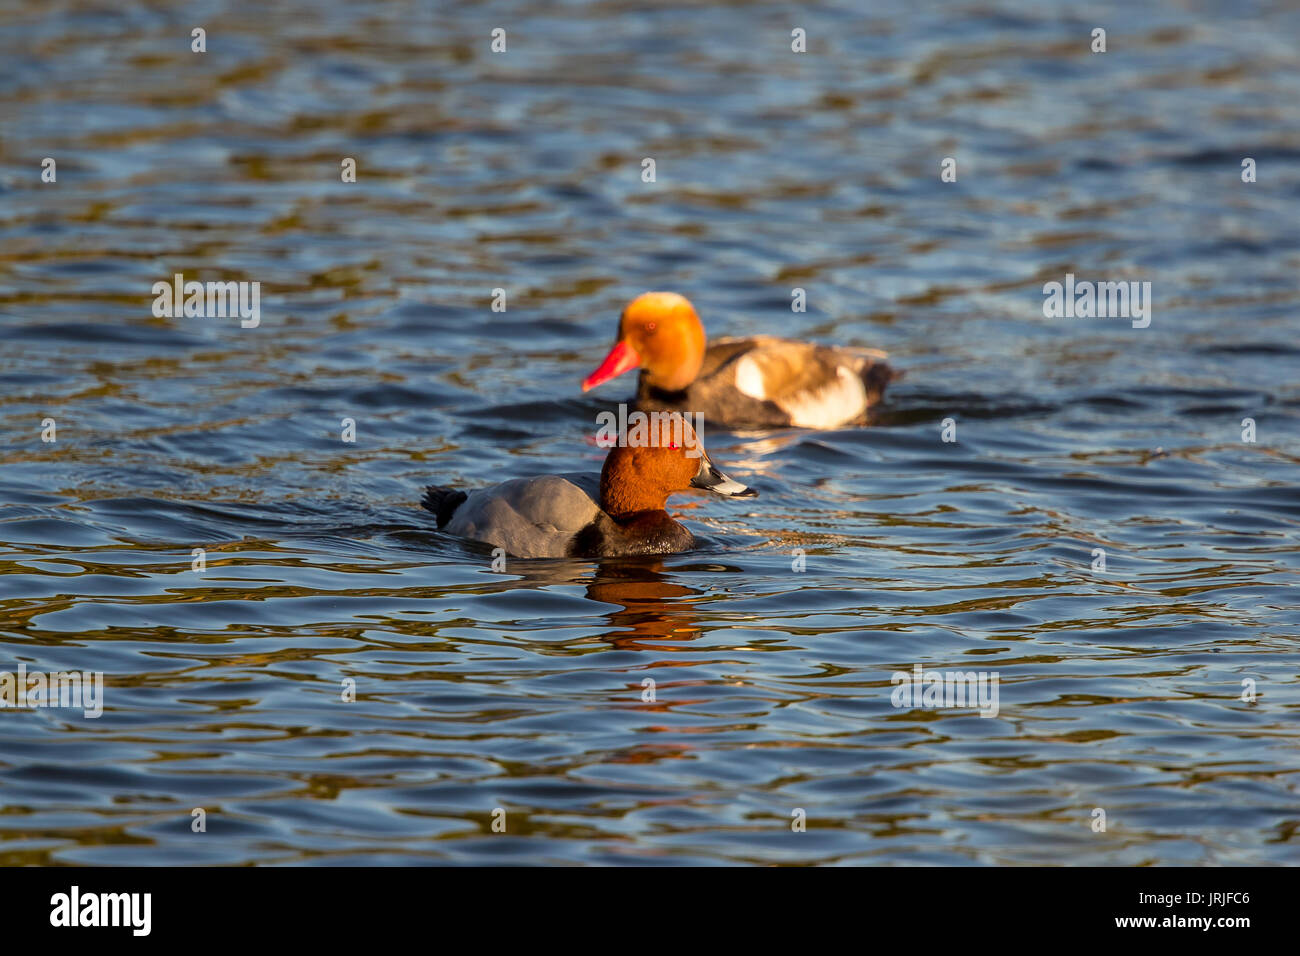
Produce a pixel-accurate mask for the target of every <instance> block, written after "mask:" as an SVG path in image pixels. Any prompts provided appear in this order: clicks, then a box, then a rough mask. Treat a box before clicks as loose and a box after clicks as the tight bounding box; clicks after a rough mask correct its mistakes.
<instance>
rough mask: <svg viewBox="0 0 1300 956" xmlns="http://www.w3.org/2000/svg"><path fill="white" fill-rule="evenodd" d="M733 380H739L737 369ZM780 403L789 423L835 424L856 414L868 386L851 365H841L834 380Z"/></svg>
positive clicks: (864, 404)
mask: <svg viewBox="0 0 1300 956" xmlns="http://www.w3.org/2000/svg"><path fill="white" fill-rule="evenodd" d="M736 380H737V384H739V381H740V370H739V369H737V370H736ZM780 405H781V407H782V408H784V409H785V410H786V412H787V413H788V414H789V415H790V424H792V425H795V426H796V427H798V428H835V427H836V426H837V425H843V424H844V423H845V422H848V421H852V420H853V419H855V418H857V417H858V415H860V414H861V413H862V410H863V409H864V408H866V407H867V389H866V386H865V385H863V384H862V379H861V378H859V377H858V376H857V375H856V374H854V372H853V371H852V370H851V369H848V368H845V367H844V366H843V365H840V366H838V367H837V368H836V369H835V379H834V381H830V382H827V383H826V384H825V385H823V386H822V387H821V388H818V389H814V390H811V391H806V392H799V393H798V394H797V395H791V396H790V397H788V398H785V399H782V400H781V402H780Z"/></svg>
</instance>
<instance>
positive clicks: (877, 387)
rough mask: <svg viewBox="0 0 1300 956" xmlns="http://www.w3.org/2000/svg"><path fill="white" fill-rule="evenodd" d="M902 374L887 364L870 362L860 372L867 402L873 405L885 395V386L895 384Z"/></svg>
mask: <svg viewBox="0 0 1300 956" xmlns="http://www.w3.org/2000/svg"><path fill="white" fill-rule="evenodd" d="M902 377H903V373H902V372H901V371H899V370H898V369H896V368H894V367H893V366H892V365H890V364H889V363H888V362H872V363H871V364H870V365H869V366H867V367H866V368H864V369H863V370H862V384H863V385H865V386H866V387H867V402H868V403H869V404H871V405H875V404H876V403H877V402H879V401H880V400H881V399H882V398H883V397H884V395H885V386H886V385H888V384H889V383H890V382H897V381H898V380H899V379H900V378H902Z"/></svg>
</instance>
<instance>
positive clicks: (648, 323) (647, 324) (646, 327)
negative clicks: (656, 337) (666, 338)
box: [645, 322, 655, 332]
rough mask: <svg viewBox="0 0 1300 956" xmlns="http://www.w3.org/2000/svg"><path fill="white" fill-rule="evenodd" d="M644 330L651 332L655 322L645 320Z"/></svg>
mask: <svg viewBox="0 0 1300 956" xmlns="http://www.w3.org/2000/svg"><path fill="white" fill-rule="evenodd" d="M645 330H646V331H647V332H653V331H654V330H655V323H653V322H647V323H646V324H645Z"/></svg>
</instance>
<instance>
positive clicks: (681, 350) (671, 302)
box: [582, 292, 704, 392]
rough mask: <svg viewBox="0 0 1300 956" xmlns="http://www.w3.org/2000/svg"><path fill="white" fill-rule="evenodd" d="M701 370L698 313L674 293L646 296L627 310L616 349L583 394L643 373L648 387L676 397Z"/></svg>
mask: <svg viewBox="0 0 1300 956" xmlns="http://www.w3.org/2000/svg"><path fill="white" fill-rule="evenodd" d="M702 364H704V326H703V324H701V322H700V317H699V316H698V315H696V314H695V307H694V306H692V305H691V303H690V301H689V300H688V299H687V298H686V297H685V296H682V295H678V294H677V293H676V292H646V293H643V294H641V295H639V296H637V297H636V298H635V299H633V300H632V301H631V302H629V303H628V305H627V308H625V309H624V310H623V315H622V316H621V317H620V318H619V322H618V339H617V340H616V341H615V342H614V347H613V348H612V349H610V351H609V354H608V355H606V356H605V361H603V362H601V363H600V367H599V368H598V369H596V371H594V372H592V373H591V374H590V375H588V376H587V377H586V378H585V379H583V380H582V390H583V391H584V392H585V391H588V390H589V389H593V388H595V387H596V386H597V385H600V384H601V383H602V382H608V381H609V380H610V379H611V378H614V377H615V376H617V375H622V374H623V373H624V372H626V371H628V370H629V369H634V368H637V367H640V368H641V369H642V374H643V375H644V376H645V381H646V384H647V385H650V386H652V387H654V388H660V389H663V390H664V391H668V392H676V391H680V390H681V389H683V388H685V387H686V386H688V385H690V384H691V382H693V381H695V376H697V375H699V374H700V366H701V365H702Z"/></svg>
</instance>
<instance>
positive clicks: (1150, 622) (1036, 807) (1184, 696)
mask: <svg viewBox="0 0 1300 956" xmlns="http://www.w3.org/2000/svg"><path fill="white" fill-rule="evenodd" d="M928 6H929V5H922V4H913V3H901V2H884V3H871V4H860V3H853V2H847V0H845V2H832V3H821V4H817V5H813V6H806V5H797V7H795V6H790V5H784V4H765V3H743V2H731V3H715V4H664V5H659V4H642V3H632V2H627V0H601V2H589V3H588V2H572V3H567V4H559V5H557V4H552V3H542V2H495V3H484V4H477V5H462V4H435V3H373V2H369V3H368V2H349V3H343V2H337V3H321V4H312V5H300V6H299V5H293V4H262V3H253V2H240V0H208V2H202V3H197V4H187V5H176V6H172V5H169V4H165V3H139V2H114V3H92V2H84V3H83V2H58V3H28V4H8V5H6V6H5V7H4V9H3V12H0V358H2V362H0V572H2V573H0V670H14V669H16V668H17V666H18V665H19V663H20V662H21V663H23V664H24V665H25V666H26V668H27V669H28V670H45V671H50V670H60V669H77V670H102V671H103V672H104V674H105V680H106V683H107V685H108V686H107V688H106V695H107V705H106V709H105V712H104V714H103V716H102V717H100V718H98V719H89V718H86V717H84V716H82V714H81V713H80V712H79V711H73V710H63V709H57V710H56V709H37V710H30V711H23V712H15V711H8V712H0V805H2V806H3V812H2V813H0V861H3V862H6V863H10V864H14V863H56V864H76V863H92V864H105V863H107V864H140V863H149V864H160V863H166V864H182V863H183V864H194V863H204V864H231V863H250V862H252V863H303V862H307V863H377V862H378V863H406V862H411V863H415V862H457V863H514V862H529V863H537V862H563V863H618V862H636V863H720V862H721V863H748V862H755V863H760V862H761V863H836V862H841V863H895V864H898V863H904V864H905V863H945V864H952V863H1093V864H1096V863H1106V864H1139V863H1166V864H1170V863H1176V864H1226V863H1286V862H1295V861H1296V860H1297V851H1298V850H1300V845H1298V843H1300V837H1298V836H1297V828H1298V827H1300V786H1298V784H1300V776H1298V774H1297V772H1298V771H1300V729H1298V727H1297V716H1300V690H1298V687H1297V665H1296V660H1297V657H1296V643H1297V638H1298V637H1300V610H1298V609H1297V608H1298V605H1300V601H1298V600H1297V588H1296V583H1297V572H1298V571H1300V546H1298V544H1297V532H1298V531H1300V496H1297V493H1296V474H1297V471H1296V468H1297V462H1298V458H1297V455H1298V454H1300V452H1298V449H1300V444H1298V440H1300V389H1297V385H1296V379H1297V376H1296V371H1297V368H1298V367H1300V345H1298V344H1297V330H1298V329H1300V320H1298V315H1297V313H1298V311H1300V294H1298V293H1297V282H1296V276H1297V273H1298V271H1300V168H1298V165H1297V164H1298V161H1300V72H1298V70H1297V61H1296V54H1295V49H1296V38H1297V36H1300V14H1298V13H1297V12H1296V11H1295V9H1294V7H1290V8H1289V9H1288V6H1289V5H1284V4H1270V3H1254V4H1252V3H1236V2H1234V3H1226V2H1225V3H1211V4H1206V5H1192V4H1166V5H1163V6H1164V7H1165V9H1162V10H1161V9H1154V7H1155V6H1156V5H1151V6H1152V7H1153V8H1152V9H1146V7H1147V5H1136V4H1131V3H1110V4H1107V3H1102V4H1092V5H1087V7H1086V9H1085V6H1084V5H1080V4H1072V3H1056V4H1052V3H1047V4H1044V3H1037V2H1023V3H993V2H988V3H984V2H975V3H953V4H946V5H942V6H936V7H934V8H929V9H927V7H928ZM185 8H188V9H185ZM195 26H203V27H205V28H206V30H207V38H208V39H207V44H208V52H207V53H206V54H195V53H192V52H190V48H189V46H190V31H191V29H192V28H193V27H195ZM1098 26H1100V27H1104V28H1106V29H1107V31H1108V52H1106V53H1105V54H1093V53H1092V52H1090V49H1089V47H1090V43H1091V39H1090V34H1091V31H1092V30H1093V28H1094V27H1098ZM494 27H502V28H504V29H505V30H506V31H507V52H506V53H504V54H493V53H492V52H490V49H489V44H490V32H491V30H492V29H493V28H494ZM795 27H801V28H803V29H805V30H806V31H807V35H808V52H807V53H805V54H795V53H792V52H791V50H790V43H791V38H790V32H791V30H792V29H794V28H795ZM47 156H49V157H52V158H55V159H56V161H57V182H56V183H53V184H44V183H42V182H41V181H40V164H41V160H42V158H44V157H47ZM949 156H951V157H954V158H955V159H956V160H957V170H958V181H957V182H956V183H943V182H941V181H940V178H939V172H940V162H941V160H942V159H943V158H944V157H949ZM343 157H353V158H355V159H356V161H357V167H358V172H359V181H358V182H357V183H355V184H344V183H342V182H341V181H340V175H339V169H340V162H341V160H342V158H343ZM646 157H652V158H654V159H655V161H656V172H657V181H656V182H654V183H644V182H642V178H641V169H642V160H643V159H644V158H646ZM1244 157H1251V158H1253V159H1254V160H1255V161H1256V163H1257V169H1258V182H1256V183H1253V184H1246V183H1243V182H1242V180H1241V160H1242V159H1243V158H1244ZM177 272H180V273H183V274H184V275H185V276H186V277H187V278H193V279H199V280H213V279H227V280H246V281H254V280H256V281H260V282H261V283H262V322H261V325H260V326H259V327H258V328H256V329H242V328H240V326H239V323H238V321H237V320H234V319H194V318H190V319H186V318H176V319H167V318H154V317H153V316H152V315H151V312H150V305H151V302H152V295H151V294H150V287H151V286H152V284H153V283H154V282H156V281H159V280H165V279H167V278H168V277H170V276H172V275H173V274H174V273H177ZM1067 272H1072V273H1074V274H1076V275H1077V276H1079V277H1080V278H1091V279H1105V280H1138V281H1149V282H1151V284H1152V295H1153V298H1154V310H1153V314H1152V322H1151V325H1150V327H1149V328H1146V329H1134V328H1132V327H1131V325H1130V323H1129V322H1128V321H1126V320H1123V319H1048V318H1045V317H1044V316H1043V311H1042V304H1043V294H1042V285H1043V283H1044V282H1048V281H1054V280H1056V281H1059V280H1061V279H1062V278H1063V277H1064V275H1065V274H1066V273H1067ZM497 288H501V289H504V290H506V295H507V303H508V311H507V312H505V313H504V314H501V313H496V314H494V313H493V312H492V311H491V308H490V302H491V296H492V290H493V289H497ZM650 288H668V289H675V290H678V291H681V292H683V293H685V294H687V295H689V296H690V297H691V298H692V299H693V301H694V302H695V303H696V305H697V307H698V308H699V310H700V312H701V314H702V316H703V318H704V321H705V323H706V325H707V327H708V329H709V331H710V333H711V334H714V335H722V334H752V333H759V332H777V333H781V334H790V335H797V336H800V337H805V338H810V339H816V340H821V341H833V342H842V343H853V344H859V345H870V346H875V347H880V348H884V349H887V350H888V351H890V353H891V354H892V355H893V357H894V360H895V361H896V363H897V364H898V365H899V366H901V367H904V368H906V369H907V372H908V374H907V378H906V380H905V381H904V382H902V383H901V384H900V385H899V386H898V387H896V388H895V389H894V390H893V391H892V392H891V395H890V398H889V402H888V405H887V407H886V408H885V409H884V412H883V414H882V416H881V421H880V422H879V424H878V425H877V426H876V427H874V428H871V429H863V430H843V431H835V432H824V433H810V432H801V431H793V430H792V431H779V432H769V433H762V434H733V433H728V432H726V431H723V430H720V429H716V428H713V429H709V430H707V431H706V438H707V441H708V443H709V446H710V451H711V453H712V455H713V457H714V458H715V459H716V460H717V461H718V462H719V463H721V464H722V465H723V466H724V467H725V468H726V469H727V470H728V471H729V472H731V473H732V474H734V475H735V476H736V477H738V478H740V479H741V480H744V481H746V482H748V483H751V484H753V485H754V486H756V487H757V488H758V489H759V490H760V493H761V497H759V498H758V499H755V500H753V501H742V502H737V501H723V500H720V499H712V500H708V501H705V500H703V499H701V498H695V497H692V496H688V495H684V496H681V497H679V498H677V499H674V501H675V503H676V509H677V510H678V511H679V512H680V514H681V515H682V516H683V517H684V519H685V520H686V521H687V522H688V523H689V524H690V525H691V526H692V527H693V528H694V529H695V530H696V531H697V533H699V534H700V535H701V536H702V537H704V538H706V547H705V548H704V549H703V550H701V551H699V552H696V553H692V554H685V555H678V556H674V557H670V558H667V559H664V560H662V561H657V562H646V561H611V562H608V563H601V564H596V563H592V562H569V561H541V562H522V561H520V562H513V561H512V562H508V564H507V567H506V570H505V572H504V573H499V572H496V571H494V570H493V569H492V567H491V557H490V555H489V554H487V553H486V552H485V551H484V550H481V549H478V548H476V547H473V546H467V545H465V544H463V543H461V542H458V541H455V540H453V539H450V538H447V537H446V536H444V535H442V534H440V533H438V532H437V531H436V530H435V529H434V528H433V524H432V521H431V517H430V516H429V515H428V514H427V513H424V512H422V511H420V510H419V509H418V508H417V507H416V502H417V500H418V498H419V493H420V488H421V486H422V485H423V484H425V483H428V482H430V481H439V482H445V483H463V484H465V485H472V484H475V483H484V482H487V481H489V480H496V479H498V478H500V477H503V476H506V475H527V474H538V473H543V472H547V471H571V470H580V469H584V468H585V469H590V470H593V471H594V470H598V469H599V467H600V458H601V450H600V449H598V448H596V447H594V446H593V444H592V441H591V437H592V435H593V434H594V430H595V417H596V414H597V412H599V411H601V410H603V409H606V408H611V407H612V404H613V403H614V402H616V401H617V400H618V399H619V398H620V397H622V396H624V395H626V394H627V393H628V391H629V390H630V387H631V382H630V381H627V380H623V379H620V380H619V381H618V382H617V383H615V384H613V385H610V386H605V387H603V388H601V389H599V390H597V391H596V392H594V393H591V394H587V395H583V394H582V393H581V391H580V390H579V389H578V382H579V380H580V379H581V377H582V376H583V375H584V374H585V373H586V372H588V371H590V370H591V369H592V368H594V367H595V365H596V363H597V362H598V361H599V359H600V358H601V357H602V356H603V354H604V352H605V350H606V348H607V347H608V345H609V342H610V341H611V339H612V336H613V332H614V323H615V322H616V318H617V313H618V310H619V309H620V307H621V305H622V304H623V303H624V302H625V301H626V300H627V299H628V298H630V297H631V296H632V295H634V294H636V293H638V292H641V291H643V290H645V289H650ZM794 288H802V289H804V290H806V293H807V298H808V311H807V312H806V313H792V312H791V308H790V302H791V290H792V289H794ZM46 418H53V419H54V420H55V421H56V423H57V441H56V442H54V443H47V442H43V441H42V440H41V429H42V421H43V420H44V419H46ZM345 418H351V419H354V420H355V422H356V441H355V443H345V442H343V441H342V440H341V438H340V433H341V422H342V420H343V419H345ZM947 418H951V419H952V420H953V422H954V423H955V428H956V438H957V441H956V442H943V441H942V440H941V428H942V425H941V423H942V422H943V420H944V419H947ZM1246 418H1250V419H1253V420H1254V422H1255V423H1256V430H1257V431H1256V441H1254V442H1247V441H1243V440H1242V437H1243V435H1242V433H1243V424H1242V422H1243V419H1246ZM195 548H204V549H206V551H207V556H208V560H207V570H206V572H203V573H197V572H195V571H194V570H192V565H191V562H192V552H193V549H195ZM1098 548H1100V549H1104V552H1105V556H1106V571H1105V573H1099V572H1097V571H1094V570H1093V566H1092V565H1093V554H1094V550H1095V549H1098ZM800 551H802V553H803V555H804V560H805V561H806V568H805V570H803V571H802V572H799V571H795V570H793V567H794V564H795V559H796V558H797V557H798V555H799V553H800ZM918 663H919V664H921V665H923V666H926V667H931V668H945V669H961V670H983V671H995V672H997V673H998V674H1000V677H1001V695H1000V711H999V714H998V716H996V717H994V718H987V719H986V718H981V717H979V716H978V715H977V714H976V713H975V712H974V711H972V710H970V709H953V710H938V711H936V710H919V709H917V710H912V709H904V708H894V707H893V706H891V703H890V690H891V684H890V675H891V674H892V673H893V672H894V671H896V670H910V669H911V668H912V667H913V665H915V664H918ZM348 678H351V679H353V680H354V681H355V682H356V693H357V699H356V701H355V702H351V703H344V702H343V701H342V700H341V687H342V685H343V682H344V681H345V680H347V679H348ZM646 678H652V679H653V680H654V681H655V682H656V685H657V694H656V701H655V702H653V703H651V702H644V701H643V700H642V682H643V680H645V679H646ZM1248 678H1249V679H1253V680H1254V681H1255V685H1256V687H1257V690H1258V695H1259V696H1258V699H1257V700H1256V701H1255V702H1253V703H1251V702H1246V701H1243V700H1242V699H1241V695H1242V688H1243V684H1242V682H1243V680H1245V679H1248ZM198 807H202V808H204V809H205V810H206V812H207V814H208V832H207V833H206V834H196V833H193V832H192V830H191V811H192V810H193V809H194V808H198ZM497 807H500V808H503V809H504V810H506V812H507V820H508V825H507V832H506V833H504V834H499V833H493V832H492V828H491V821H492V812H493V810H494V808H497ZM795 808H802V809H803V810H804V811H805V812H806V813H807V817H808V829H807V832H806V833H795V832H792V829H791V820H792V812H793V811H794V810H795ZM1094 808H1102V809H1104V810H1105V812H1106V815H1107V829H1106V831H1105V832H1104V833H1101V832H1094V830H1093V828H1092V822H1093V811H1094Z"/></svg>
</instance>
